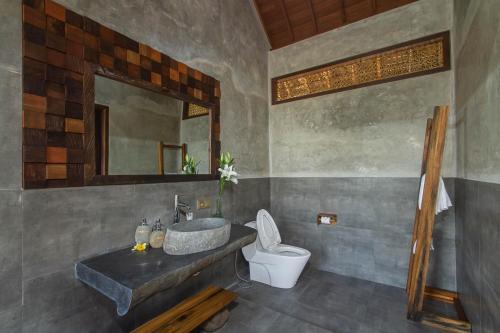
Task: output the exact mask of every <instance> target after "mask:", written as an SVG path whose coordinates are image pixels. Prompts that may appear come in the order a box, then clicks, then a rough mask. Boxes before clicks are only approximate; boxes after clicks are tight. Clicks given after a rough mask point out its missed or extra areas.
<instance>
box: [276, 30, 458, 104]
mask: <svg viewBox="0 0 500 333" xmlns="http://www.w3.org/2000/svg"><path fill="white" fill-rule="evenodd" d="M449 69H450V36H449V32H448V31H447V32H443V33H439V34H435V35H431V36H426V37H423V38H419V39H416V40H412V41H409V42H406V43H403V44H398V45H394V46H391V47H388V48H384V49H380V50H376V51H372V52H369V53H366V54H362V55H358V56H355V57H351V58H348V59H342V60H339V61H335V62H332V63H329V64H325V65H320V66H316V67H313V68H309V69H305V70H302V71H299V72H295V73H291V74H286V75H283V76H280V77H276V78H273V79H272V82H271V86H272V102H273V104H278V103H285V102H290V101H295V100H298V99H303V98H309V97H314V96H319V95H324V94H330V93H334V92H339V91H344V90H348V89H354V88H360V87H365V86H368V85H373V84H379V83H384V82H389V81H395V80H401V79H405V78H409V77H413V76H419V75H425V74H430V73H435V72H440V71H445V70H449Z"/></svg>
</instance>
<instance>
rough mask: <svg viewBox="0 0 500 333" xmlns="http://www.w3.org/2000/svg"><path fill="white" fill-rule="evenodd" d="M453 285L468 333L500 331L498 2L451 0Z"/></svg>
mask: <svg viewBox="0 0 500 333" xmlns="http://www.w3.org/2000/svg"><path fill="white" fill-rule="evenodd" d="M454 25H455V28H454V29H455V34H454V36H455V38H454V43H453V45H454V54H455V59H454V60H455V78H456V80H455V96H456V110H457V139H458V140H457V142H458V144H457V151H458V154H457V157H458V176H459V177H460V179H459V180H458V181H457V188H456V195H457V231H456V233H457V286H458V291H459V293H460V297H461V300H462V303H463V305H464V307H465V311H466V313H467V315H468V317H469V320H470V321H471V323H472V330H473V332H480V333H486V332H488V333H490V332H499V331H500V319H499V316H498V313H500V261H499V260H498V254H499V253H500V242H499V239H500V208H499V205H498V203H499V202H500V146H499V145H498V142H499V141H500V131H499V130H498V127H499V125H500V111H499V105H500V93H499V92H500V2H499V1H496V0H473V1H466V0H455V2H454Z"/></svg>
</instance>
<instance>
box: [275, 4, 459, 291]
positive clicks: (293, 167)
mask: <svg viewBox="0 0 500 333" xmlns="http://www.w3.org/2000/svg"><path fill="white" fill-rule="evenodd" d="M451 27H452V1H450V0H446V1H435V0H421V1H417V2H415V3H412V4H410V5H407V6H403V7H400V8H398V9H395V10H393V11H389V12H386V13H383V14H379V15H377V16H374V17H371V18H368V19H366V20H363V21H360V22H356V23H353V24H350V25H348V26H345V27H342V28H340V29H336V30H334V31H330V32H326V33H323V34H321V35H318V36H316V37H313V38H309V39H307V40H304V41H302V42H299V43H296V44H293V45H291V46H287V47H284V48H281V49H278V50H275V51H272V52H271V53H270V55H269V76H270V77H275V76H278V75H282V74H286V73H290V72H293V71H297V70H301V69H304V68H308V67H311V66H314V65H320V64H323V63H327V62H331V61H334V60H339V59H342V58H346V57H350V56H353V55H356V54H361V53H364V52H368V51H372V50H376V49H379V48H382V47H386V46H390V45H394V44H397V43H401V42H405V41H408V40H411V39H415V38H419V37H423V36H426V35H430V34H433V33H437V32H441V31H445V30H450V29H451ZM452 90H453V72H452V71H447V72H442V73H437V74H432V75H426V76H421V77H416V78H412V79H407V80H400V81H395V82H390V83H385V84H380V85H374V86H370V87H365V88H360V89H354V90H349V91H345V92H339V93H334V94H329V95H324V96H320V97H314V98H309V99H304V100H300V101H295V102H289V103H283V104H279V105H273V106H271V107H270V154H271V174H272V176H273V178H272V180H271V189H272V190H271V203H272V204H271V206H272V212H273V214H275V215H276V217H277V219H278V220H279V222H280V224H281V225H282V229H284V233H285V236H284V241H285V242H290V243H294V244H297V245H303V246H304V247H306V248H308V249H310V250H312V252H313V257H312V259H311V260H312V264H313V265H314V266H316V267H318V268H320V269H324V270H328V271H332V272H336V273H340V274H345V275H350V276H356V277H360V278H363V279H368V280H372V281H376V282H381V283H386V284H391V285H395V286H399V287H402V286H404V285H405V284H406V272H407V268H408V256H409V252H410V237H411V232H412V224H413V219H414V215H415V206H416V201H417V193H418V187H419V183H418V179H417V177H418V176H419V175H420V165H421V158H422V150H423V141H424V134H425V124H426V119H427V118H428V117H431V116H432V112H433V107H434V106H435V105H441V104H452ZM455 150H456V149H455V116H454V112H453V111H452V113H451V116H450V119H449V126H448V136H447V141H446V149H445V156H444V167H443V175H444V176H447V177H451V179H448V180H447V189H448V191H449V192H450V195H451V196H452V197H453V192H454V179H453V177H455V175H456V162H455V160H456V156H455ZM308 177H311V178H308ZM315 177H323V178H315ZM320 211H326V212H334V213H337V214H338V225H337V226H335V227H331V228H330V227H325V226H319V227H317V226H316V225H315V217H316V214H317V213H318V212H320ZM438 220H439V222H438V225H437V232H436V237H435V241H436V248H437V250H436V251H435V252H434V254H433V259H432V260H433V262H432V264H431V265H432V267H433V270H432V271H431V276H430V277H429V283H430V284H431V285H434V286H436V287H442V288H446V289H451V290H454V289H455V288H456V283H455V264H454V263H455V242H454V238H455V218H454V209H451V210H450V211H449V212H447V213H444V214H442V216H439V219H438Z"/></svg>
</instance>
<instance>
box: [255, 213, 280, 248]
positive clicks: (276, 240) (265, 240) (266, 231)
mask: <svg viewBox="0 0 500 333" xmlns="http://www.w3.org/2000/svg"><path fill="white" fill-rule="evenodd" d="M257 234H258V235H259V240H260V243H261V244H262V247H263V248H264V249H266V250H268V249H272V248H274V247H276V246H277V245H278V244H280V243H281V236H280V232H279V230H278V227H277V226H276V223H274V219H273V217H272V216H271V214H269V213H268V212H267V211H266V210H264V209H261V210H259V212H258V213H257Z"/></svg>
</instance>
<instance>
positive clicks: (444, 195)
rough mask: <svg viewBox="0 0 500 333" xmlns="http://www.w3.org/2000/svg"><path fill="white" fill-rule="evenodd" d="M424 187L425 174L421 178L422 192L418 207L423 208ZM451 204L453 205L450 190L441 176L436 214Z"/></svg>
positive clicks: (419, 195) (419, 196)
mask: <svg viewBox="0 0 500 333" xmlns="http://www.w3.org/2000/svg"><path fill="white" fill-rule="evenodd" d="M424 187H425V174H424V175H423V176H422V179H421V180H420V192H419V194H418V209H422V197H423V196H424ZM451 206H453V205H452V204H451V200H450V196H449V195H448V192H446V187H444V182H443V178H441V177H439V187H438V195H437V199H436V215H437V214H439V213H441V212H442V211H443V210H447V209H448V208H450V207H451Z"/></svg>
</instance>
